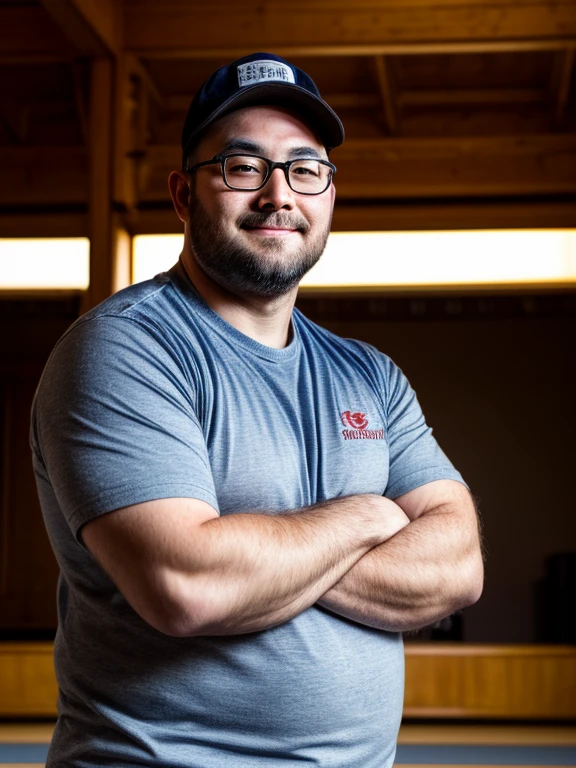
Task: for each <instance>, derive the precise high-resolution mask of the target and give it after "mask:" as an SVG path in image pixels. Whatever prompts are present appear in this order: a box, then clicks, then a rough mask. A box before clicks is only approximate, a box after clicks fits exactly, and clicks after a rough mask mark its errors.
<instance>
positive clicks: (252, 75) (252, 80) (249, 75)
mask: <svg viewBox="0 0 576 768" xmlns="http://www.w3.org/2000/svg"><path fill="white" fill-rule="evenodd" d="M272 80H280V81H281V82H283V83H293V84H296V80H295V79H294V72H292V70H291V69H290V67H288V66H286V64H282V63H281V62H280V61H251V62H249V63H248V64H240V65H239V67H238V85H239V86H240V88H244V87H245V86H247V85H256V84H257V83H267V82H270V81H272Z"/></svg>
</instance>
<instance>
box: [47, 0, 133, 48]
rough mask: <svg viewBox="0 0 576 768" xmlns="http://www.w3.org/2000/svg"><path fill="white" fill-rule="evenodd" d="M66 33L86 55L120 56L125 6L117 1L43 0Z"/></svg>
mask: <svg viewBox="0 0 576 768" xmlns="http://www.w3.org/2000/svg"><path fill="white" fill-rule="evenodd" d="M40 2H41V3H42V5H43V6H44V8H45V9H46V10H47V11H48V13H49V14H50V16H51V17H52V18H53V19H54V21H55V22H56V23H57V24H58V26H59V27H60V28H61V30H62V31H63V32H64V34H65V35H66V36H67V37H68V38H69V40H71V42H72V43H73V44H74V45H75V47H76V48H77V49H78V51H80V52H81V53H82V54H85V55H88V56H108V55H114V56H116V55H118V54H119V52H120V48H121V24H122V17H121V11H122V4H121V3H120V2H118V1H116V2H115V1H114V0H99V1H98V3H94V2H90V1H89V0H40Z"/></svg>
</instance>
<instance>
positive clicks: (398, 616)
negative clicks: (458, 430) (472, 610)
mask: <svg viewBox="0 0 576 768" xmlns="http://www.w3.org/2000/svg"><path fill="white" fill-rule="evenodd" d="M394 507H400V508H401V509H402V510H403V511H404V512H405V513H406V515H407V516H408V517H409V519H410V521H411V522H410V524H409V525H407V526H406V527H405V528H403V529H402V530H401V531H400V532H399V533H398V534H397V535H396V536H394V537H393V538H390V539H389V540H388V541H386V542H384V543H383V544H380V545H379V546H377V547H375V548H373V549H371V550H370V551H369V552H368V553H366V555H364V556H363V557H362V558H361V559H360V560H359V561H358V562H357V563H356V564H355V565H354V567H353V568H351V569H350V570H349V571H348V572H347V573H346V574H345V575H344V576H343V577H342V579H340V581H339V582H338V583H337V584H335V585H334V586H333V587H331V588H330V589H329V590H328V591H327V592H326V594H324V595H323V596H322V597H321V598H320V600H318V605H320V606H323V607H325V608H328V609H329V610H331V611H333V612H334V613H338V614H339V615H341V616H346V617H347V618H350V619H353V620H354V621H358V622H359V623H361V624H365V625H367V626H370V627H376V628H378V629H383V630H388V631H399V632H402V631H408V630H412V629H418V628H421V627H423V626H426V625H428V624H431V623H433V622H435V621H438V620H439V619H441V618H443V617H445V616H448V615H450V614H451V613H453V612H454V611H456V610H458V609H460V608H463V607H465V606H467V605H471V604H472V603H474V602H476V600H478V598H479V597H480V593H481V591H482V580H483V564H482V551H481V541H480V530H479V523H478V518H477V515H476V510H475V507H474V503H473V501H472V497H471V496H470V494H469V493H468V491H467V490H466V488H465V487H464V486H463V485H462V484H461V483H458V482H456V481H455V480H438V481H435V482H432V483H427V484H426V485H423V486H421V487H420V488H416V489H415V490H413V491H410V492H409V493H407V494H405V495H403V496H400V497H399V498H397V499H396V500H395V501H390V500H388V509H387V511H386V514H388V513H390V512H391V511H392V510H393V509H394Z"/></svg>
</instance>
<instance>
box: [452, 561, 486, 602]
mask: <svg viewBox="0 0 576 768" xmlns="http://www.w3.org/2000/svg"><path fill="white" fill-rule="evenodd" d="M455 587H456V590H455V604H456V607H455V609H454V610H461V609H462V608H468V606H470V605H474V603H477V602H478V600H480V597H481V595H482V590H483V588H484V565H483V563H482V557H481V556H480V555H475V556H474V557H471V558H469V560H468V562H467V563H466V564H465V565H464V567H463V568H462V569H461V571H460V573H459V574H458V577H457V578H456V580H455Z"/></svg>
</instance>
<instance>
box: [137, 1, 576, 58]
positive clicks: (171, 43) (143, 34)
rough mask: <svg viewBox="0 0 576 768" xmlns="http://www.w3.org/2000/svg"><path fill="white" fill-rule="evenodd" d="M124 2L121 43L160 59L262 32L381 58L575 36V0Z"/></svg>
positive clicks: (223, 51) (247, 40)
mask: <svg viewBox="0 0 576 768" xmlns="http://www.w3.org/2000/svg"><path fill="white" fill-rule="evenodd" d="M124 7H125V13H124V23H125V43H126V49H127V50H129V51H131V52H135V53H138V54H141V55H143V56H161V57H163V58H164V57H172V58H182V57H189V58H216V59H222V58H224V59H225V58H234V57H236V56H239V55H243V54H245V53H250V52H252V51H255V50H256V51H257V50H262V45H263V44H262V41H263V40H265V41H266V43H265V47H266V49H267V50H270V51H273V52H275V53H280V54H281V55H283V54H284V53H289V54H290V55H291V56H309V55H355V56H358V55H371V56H379V55H380V56H382V55H383V56H385V55H398V54H404V53H457V52H459V53H460V52H480V51H491V50H492V51H495V50H509V51H510V50H511V51H514V50H545V49H547V47H548V46H552V47H553V46H554V45H555V44H557V43H558V42H562V41H564V45H565V44H566V41H567V40H568V39H569V38H572V39H573V38H574V37H576V4H575V3H574V2H573V0H492V1H491V2H490V3H487V2H486V1H485V0H431V1H429V2H424V0H418V1H416V0H405V1H403V2H401V3H399V2H398V0H358V2H355V3H352V4H351V3H350V2H348V1H347V0H294V2H293V3H292V4H291V6H290V13H289V14H287V13H286V8H285V7H284V5H282V4H281V3H278V2H276V0H246V1H245V2H243V3H238V2H236V1H235V0H234V1H232V0H223V2H219V3H217V4H216V3H208V2H206V0H188V2H185V1H184V0H164V1H163V2H162V3H158V2H157V1H156V0H125V4H124ZM223 18H225V19H226V23H225V24H222V19H223ZM239 40H241V41H242V44H241V46H239V45H238V41H239ZM327 51H330V53H327Z"/></svg>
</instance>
